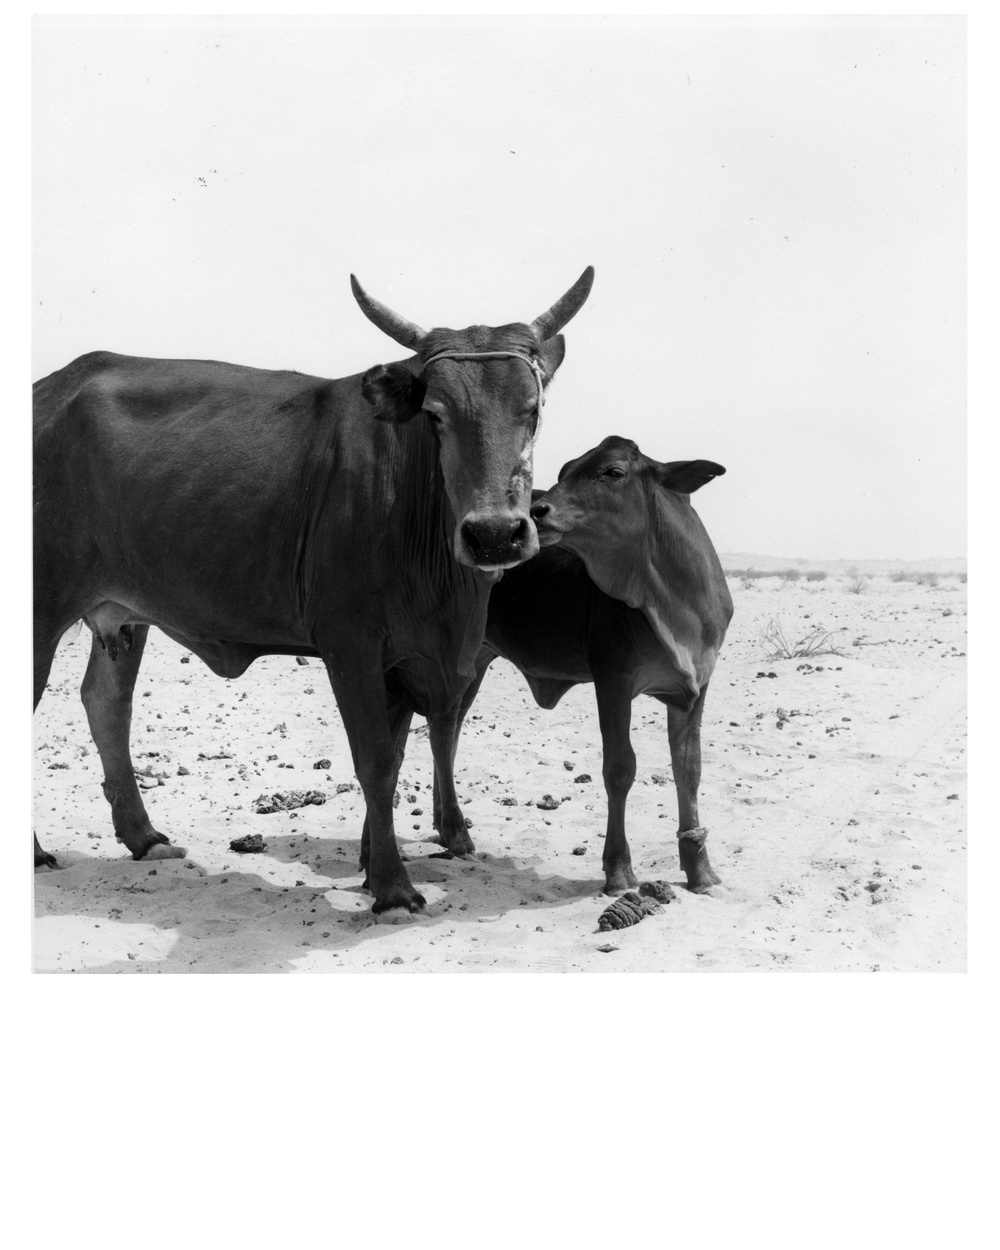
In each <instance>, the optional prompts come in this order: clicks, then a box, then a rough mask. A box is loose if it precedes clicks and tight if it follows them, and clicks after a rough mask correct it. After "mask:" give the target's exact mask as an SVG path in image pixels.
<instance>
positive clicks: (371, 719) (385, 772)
mask: <svg viewBox="0 0 1000 1250" xmlns="http://www.w3.org/2000/svg"><path fill="white" fill-rule="evenodd" d="M321 652H322V655H323V662H324V663H325V664H326V671H327V673H328V674H329V677H330V685H331V686H332V687H333V693H334V697H335V698H336V700H337V706H338V707H339V708H340V716H341V719H342V720H343V722H344V728H345V729H346V731H347V738H348V741H349V742H350V745H351V757H352V759H353V760H354V771H355V773H356V774H357V778H358V781H359V782H360V783H361V789H362V792H363V793H364V796H365V807H366V811H367V815H366V823H367V826H368V846H367V848H366V849H367V856H366V858H367V861H368V864H367V866H368V887H369V889H370V890H371V891H372V893H373V894H374V895H375V901H374V903H373V904H372V911H373V912H374V913H376V914H378V913H379V912H383V911H387V910H388V909H389V908H390V907H405V908H406V909H407V910H408V911H420V910H422V909H423V907H424V906H425V904H426V900H425V899H424V896H423V895H422V894H420V893H418V891H417V890H415V889H414V887H413V884H412V882H411V881H410V878H409V877H408V876H407V873H406V869H405V868H404V867H403V861H402V860H401V859H400V857H399V848H398V847H397V846H396V834H395V830H394V828H393V822H392V796H393V793H394V791H395V789H396V780H397V777H398V775H399V763H398V762H397V745H396V742H395V739H394V735H393V732H392V729H391V727H390V723H389V716H388V714H387V711H388V709H387V706H386V691H385V685H384V681H383V679H382V667H381V665H382V660H381V655H380V654H379V653H378V652H375V653H374V654H358V653H357V652H355V651H352V650H350V649H347V648H345V649H344V650H343V651H342V652H340V654H339V655H338V654H337V653H336V652H335V651H334V650H332V649H328V648H321ZM373 670H374V671H375V673H376V676H377V680H375V679H374V678H373V676H372V674H373ZM408 725H409V721H407V726H408ZM403 741H404V742H405V734H404V735H403ZM399 758H401V756H400V757H399ZM362 840H364V833H362Z"/></svg>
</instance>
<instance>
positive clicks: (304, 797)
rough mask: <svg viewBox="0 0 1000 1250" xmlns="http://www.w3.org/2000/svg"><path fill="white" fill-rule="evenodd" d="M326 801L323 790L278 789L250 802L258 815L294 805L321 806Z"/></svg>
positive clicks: (266, 814)
mask: <svg viewBox="0 0 1000 1250" xmlns="http://www.w3.org/2000/svg"><path fill="white" fill-rule="evenodd" d="M325 802H326V795H325V794H324V793H323V792H322V790H287V791H285V792H284V793H282V792H281V791H278V792H276V793H274V794H261V795H258V797H257V798H255V799H254V801H253V802H252V803H251V804H250V809H251V811H254V812H256V813H257V815H258V816H268V815H270V814H271V813H272V812H287V811H289V810H290V809H291V808H293V807H308V806H310V805H311V804H315V805H316V806H317V807H319V806H321V805H322V804H323V803H325Z"/></svg>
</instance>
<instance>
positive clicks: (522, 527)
mask: <svg viewBox="0 0 1000 1250" xmlns="http://www.w3.org/2000/svg"><path fill="white" fill-rule="evenodd" d="M510 541H511V545H512V546H515V547H523V546H524V544H525V543H526V542H527V541H528V522H527V521H526V520H525V519H524V517H522V518H521V519H520V521H518V523H517V524H516V525H515V526H514V528H513V529H512V530H511V534H510Z"/></svg>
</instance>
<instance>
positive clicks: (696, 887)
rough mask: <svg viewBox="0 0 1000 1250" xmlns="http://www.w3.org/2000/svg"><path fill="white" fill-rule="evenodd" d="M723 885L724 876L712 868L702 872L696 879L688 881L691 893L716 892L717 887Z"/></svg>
mask: <svg viewBox="0 0 1000 1250" xmlns="http://www.w3.org/2000/svg"><path fill="white" fill-rule="evenodd" d="M719 885H722V878H721V877H720V876H719V875H718V874H717V873H716V872H715V871H714V870H713V869H711V868H709V869H708V870H707V871H706V872H702V873H701V874H700V875H699V876H698V877H697V878H696V879H695V880H694V881H688V883H687V888H688V892H689V893H690V894H714V893H715V887H716V886H719Z"/></svg>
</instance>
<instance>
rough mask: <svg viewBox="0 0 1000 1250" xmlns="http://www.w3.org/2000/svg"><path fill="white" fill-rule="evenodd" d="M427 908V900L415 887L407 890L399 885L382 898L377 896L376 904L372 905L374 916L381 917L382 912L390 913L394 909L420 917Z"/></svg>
mask: <svg viewBox="0 0 1000 1250" xmlns="http://www.w3.org/2000/svg"><path fill="white" fill-rule="evenodd" d="M426 906H427V900H426V899H425V898H424V896H423V895H422V894H420V893H419V892H418V891H417V890H415V889H414V888H413V886H410V887H409V888H405V887H403V886H399V885H397V886H393V887H392V888H391V889H389V890H387V891H386V892H385V893H384V894H383V895H382V896H381V897H379V896H376V898H375V902H374V903H372V914H373V915H375V916H380V915H381V914H382V912H384V911H389V910H391V909H392V908H393V907H401V908H404V909H405V910H406V911H408V912H412V913H414V914H416V915H419V914H420V913H421V912H422V911H423V910H424V908H425V907H426Z"/></svg>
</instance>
